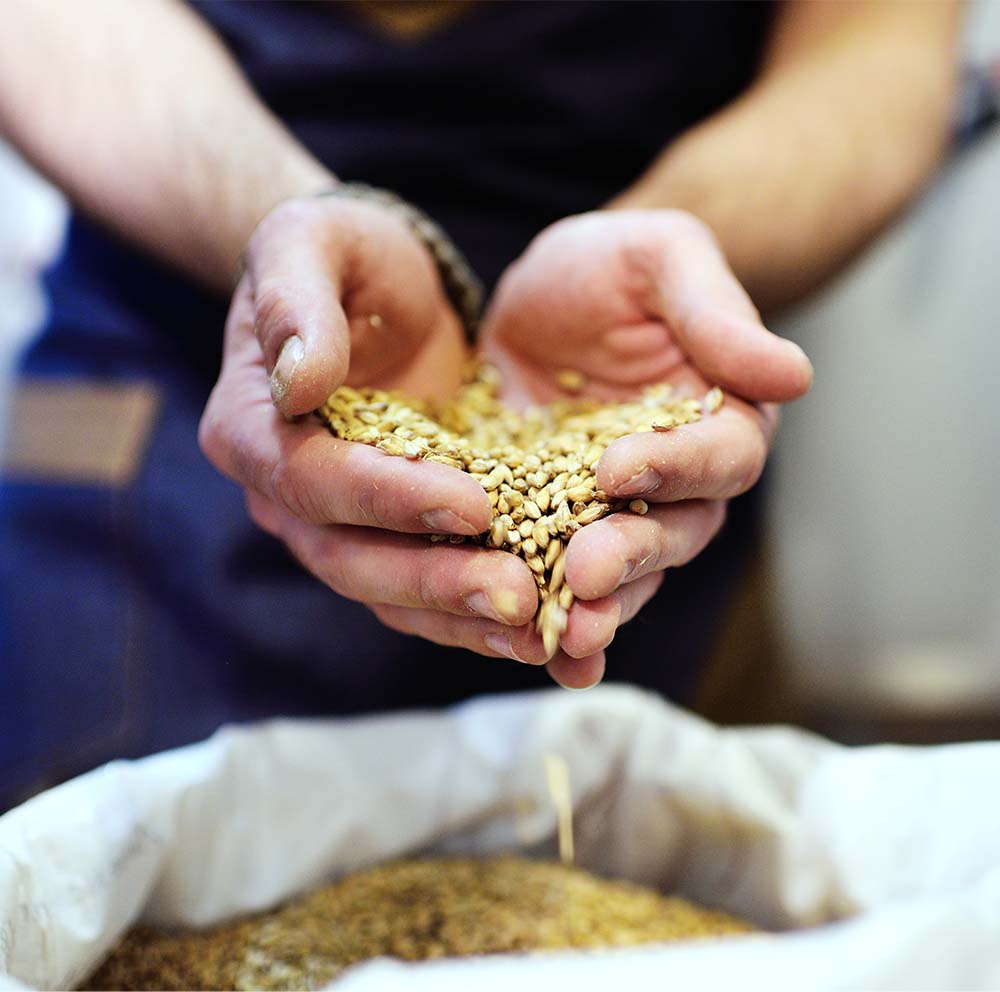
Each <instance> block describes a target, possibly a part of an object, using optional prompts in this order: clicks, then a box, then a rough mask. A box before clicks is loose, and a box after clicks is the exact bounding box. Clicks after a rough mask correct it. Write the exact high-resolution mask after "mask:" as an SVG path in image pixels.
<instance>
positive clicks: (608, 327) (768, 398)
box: [482, 210, 812, 685]
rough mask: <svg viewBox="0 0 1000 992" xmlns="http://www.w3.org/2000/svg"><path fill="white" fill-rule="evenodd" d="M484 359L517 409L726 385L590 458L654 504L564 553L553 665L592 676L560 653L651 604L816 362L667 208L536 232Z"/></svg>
mask: <svg viewBox="0 0 1000 992" xmlns="http://www.w3.org/2000/svg"><path fill="white" fill-rule="evenodd" d="M482 353H483V356H484V357H485V358H486V359H487V360H488V361H489V362H491V363H492V364H493V365H495V366H497V367H498V368H499V369H500V371H501V373H502V375H503V380H504V387H505V394H506V397H507V398H508V399H509V400H510V401H512V402H514V403H517V404H522V405H523V404H525V403H529V402H547V401H550V400H552V399H553V398H555V397H556V396H558V395H560V394H561V393H564V392H566V391H567V387H569V388H570V389H579V388H580V387H581V385H582V388H583V391H584V393H585V394H586V395H589V396H594V397H598V398H608V399H611V398H622V397H626V396H632V395H634V394H635V392H636V391H637V390H638V389H639V387H641V386H643V385H646V384H648V383H654V382H663V381H669V382H671V383H673V384H674V385H676V386H677V387H678V389H679V391H680V392H681V393H682V394H686V395H691V396H700V395H704V394H705V392H706V391H707V390H708V389H709V388H710V387H711V386H714V385H719V386H721V387H723V389H725V390H726V392H727V397H726V403H725V405H724V407H723V408H722V409H721V410H719V412H718V413H717V414H716V415H715V416H713V417H708V418H705V419H703V420H702V421H700V422H699V423H696V424H691V425H687V426H685V427H683V428H681V429H678V430H674V431H670V432H665V433H643V434H634V435H630V436H628V437H625V438H622V439H620V440H618V441H615V442H613V443H612V444H611V445H610V447H609V448H608V450H607V451H606V453H605V454H604V455H603V457H602V458H601V460H600V463H599V464H598V469H597V484H598V485H599V486H600V488H601V489H602V490H604V491H606V492H607V493H608V494H609V495H611V496H617V497H621V498H624V497H641V498H642V499H644V500H646V501H648V502H649V503H651V504H653V505H652V508H651V510H650V512H649V513H647V514H644V515H635V514H628V513H620V514H615V515H613V516H609V517H608V518H607V519H605V520H600V521H598V522H596V523H594V524H592V525H590V526H588V527H585V528H583V529H581V530H580V531H579V532H578V533H577V534H575V535H574V536H573V538H572V540H571V541H570V543H569V546H568V549H567V552H566V559H567V560H566V581H567V583H568V584H569V586H570V588H571V589H572V591H573V593H574V595H575V597H576V602H575V604H574V606H573V608H572V610H571V612H570V616H569V625H568V628H567V630H566V633H565V635H564V636H563V639H562V644H563V648H564V654H563V655H561V656H559V657H557V658H556V659H554V660H553V662H552V663H550V671H551V672H552V674H553V677H554V678H556V679H557V681H559V682H561V683H563V684H569V685H576V684H581V682H586V681H587V680H591V681H593V680H596V679H594V676H596V677H599V676H600V672H599V671H598V670H596V668H595V666H594V664H593V662H592V661H589V662H576V661H574V660H573V659H572V658H570V657H568V656H567V655H566V652H568V655H587V656H589V655H591V654H592V652H593V651H594V649H595V644H594V641H593V638H592V637H591V636H590V634H591V632H592V631H594V630H595V629H601V630H605V629H608V630H611V631H612V632H613V630H614V628H615V627H616V626H617V625H618V624H619V623H620V622H624V620H626V619H628V618H630V617H631V616H633V615H634V614H635V613H636V612H637V610H638V609H639V607H640V606H641V605H642V604H643V603H645V602H646V601H647V600H648V599H650V598H651V597H652V596H653V594H654V593H655V592H656V589H657V588H658V586H659V578H658V573H659V572H660V571H661V570H662V569H664V568H668V567H671V566H675V565H680V564H683V563H684V562H686V561H689V560H690V559H691V558H693V557H694V556H695V555H697V554H698V553H699V552H700V551H701V550H702V549H703V548H704V547H705V546H706V545H707V544H708V542H709V541H710V540H711V539H712V537H713V536H714V535H715V534H716V533H717V531H718V530H719V528H720V527H721V525H722V522H723V519H724V516H725V504H726V500H728V499H729V498H730V497H732V496H736V495H738V494H740V493H742V492H744V491H746V490H747V489H749V488H750V487H751V486H752V485H753V484H754V483H755V482H756V481H757V479H758V477H759V476H760V473H761V471H762V469H763V466H764V463H765V461H766V458H767V454H768V451H769V448H770V444H771V441H772V439H773V436H774V431H775V427H776V425H777V408H776V407H775V406H774V405H773V404H774V403H778V402H785V401H789V400H793V399H796V398H797V397H799V396H801V395H802V394H804V393H805V392H806V391H807V390H808V388H809V386H810V384H811V381H812V368H811V366H810V364H809V361H808V359H807V358H806V357H805V355H804V354H803V353H802V351H801V349H799V348H798V346H797V345H795V344H793V343H791V342H789V341H784V340H782V339H781V338H778V337H776V336H775V335H773V334H771V333H770V332H768V331H767V330H766V329H765V328H764V326H763V324H762V323H761V320H760V316H759V314H758V313H757V311H756V309H755V308H754V306H753V304H752V303H751V301H750V299H749V297H748V296H747V294H746V293H745V292H744V290H743V288H742V287H741V286H740V284H739V282H738V281H737V280H736V278H735V277H734V276H733V274H732V273H731V271H730V270H729V268H728V266H727V265H726V262H725V259H724V258H723V256H722V253H721V251H720V249H719V247H718V245H717V244H716V242H715V239H714V238H713V236H712V234H711V232H710V231H709V230H708V229H707V228H706V227H705V225H704V224H702V223H701V222H700V221H698V220H697V219H696V218H694V217H693V216H691V215H689V214H685V213H682V212H680V211H673V210H629V211H613V212H612V211H607V212H600V213H591V214H584V215H581V216H578V217H571V218H568V219H566V220H563V221H560V222H559V223H557V224H554V225H553V226H552V227H550V228H548V229H547V230H546V231H544V232H542V234H540V235H539V236H538V237H537V238H536V239H535V241H534V242H533V243H532V244H531V245H530V246H529V248H528V250H527V251H526V252H525V253H524V255H523V256H522V257H521V258H520V259H519V260H518V261H517V262H516V263H515V264H514V265H512V266H511V267H510V269H509V270H508V271H507V273H506V274H505V276H504V278H503V280H502V281H501V283H500V286H499V287H498V290H497V293H496V295H495V297H494V299H493V301H492V304H491V306H490V309H489V312H488V313H487V316H486V320H485V322H484V326H483V334H482ZM565 369H573V370H577V371H578V372H579V373H581V376H580V377H579V382H578V383H571V382H569V381H568V380H567V379H566V377H565V376H564V375H563V370H565ZM609 639H610V638H609ZM602 646H603V645H602ZM583 669H588V670H587V671H584V670H583Z"/></svg>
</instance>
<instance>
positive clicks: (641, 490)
mask: <svg viewBox="0 0 1000 992" xmlns="http://www.w3.org/2000/svg"><path fill="white" fill-rule="evenodd" d="M662 484H663V479H662V478H661V476H660V473H659V472H657V471H656V469H652V468H649V466H646V468H644V469H643V470H642V471H641V472H639V474H638V475H633V476H632V478H631V479H629V480H628V481H627V482H625V483H623V484H622V485H620V486H618V487H617V489H616V490H615V495H616V496H644V495H646V493H651V492H653V491H654V490H656V489H659V488H660V486H661V485H662Z"/></svg>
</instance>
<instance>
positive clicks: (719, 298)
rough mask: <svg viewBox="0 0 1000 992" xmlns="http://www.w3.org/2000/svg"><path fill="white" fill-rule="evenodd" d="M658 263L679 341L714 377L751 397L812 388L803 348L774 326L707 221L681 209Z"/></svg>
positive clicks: (663, 300) (665, 309) (791, 394)
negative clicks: (763, 319)
mask: <svg viewBox="0 0 1000 992" xmlns="http://www.w3.org/2000/svg"><path fill="white" fill-rule="evenodd" d="M672 223H673V224H676V225H683V226H684V232H683V233H684V235H685V236H683V237H682V236H678V234H677V232H676V231H672V232H670V237H669V239H668V241H667V245H666V249H665V251H664V252H663V253H662V255H661V257H660V259H659V262H658V264H657V265H656V277H655V283H656V286H657V290H658V292H657V296H658V301H657V302H658V309H659V310H660V316H662V317H663V319H664V320H665V321H666V323H667V324H668V325H669V327H670V329H671V330H672V331H673V333H674V334H675V335H676V337H677V339H678V341H679V342H680V345H681V347H682V348H683V349H684V351H685V353H686V354H687V355H688V357H689V358H690V359H691V361H692V362H693V363H694V364H695V365H696V366H697V367H698V369H699V371H701V373H702V374H703V375H704V376H705V378H707V379H708V380H710V381H711V382H714V383H717V384H718V385H720V386H722V387H723V388H725V389H728V390H731V391H733V392H735V393H736V394H737V395H739V396H744V397H746V398H747V399H750V400H756V401H760V402H763V401H771V402H787V401H789V400H794V399H797V398H798V397H800V396H802V395H803V394H804V393H806V392H807V391H808V389H809V387H810V385H811V384H812V377H813V370H812V365H811V364H810V362H809V359H808V358H807V357H806V355H805V352H803V351H802V349H801V348H800V347H799V346H798V345H797V344H795V343H794V342H792V341H788V340H786V339H784V338H780V337H778V336H777V335H776V334H772V333H771V332H770V331H768V330H767V329H766V328H765V327H764V325H763V323H761V320H760V316H759V314H758V313H757V311H756V309H755V308H754V306H753V304H752V302H751V301H750V297H749V296H748V295H747V293H746V291H745V290H744V289H743V287H742V286H741V285H740V283H739V281H738V280H737V279H736V277H735V276H734V275H733V273H732V271H731V270H730V268H729V266H728V264H727V263H726V260H725V257H724V256H723V254H722V251H721V249H720V248H719V246H718V243H717V242H716V240H715V238H714V237H713V236H712V235H711V232H710V231H709V230H708V228H707V227H706V226H705V225H704V224H701V223H700V222H699V221H697V220H696V219H695V218H693V217H689V216H685V215H680V214H678V215H676V216H675V217H674V218H673V220H672Z"/></svg>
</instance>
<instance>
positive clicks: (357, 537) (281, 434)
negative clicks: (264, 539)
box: [199, 198, 537, 653]
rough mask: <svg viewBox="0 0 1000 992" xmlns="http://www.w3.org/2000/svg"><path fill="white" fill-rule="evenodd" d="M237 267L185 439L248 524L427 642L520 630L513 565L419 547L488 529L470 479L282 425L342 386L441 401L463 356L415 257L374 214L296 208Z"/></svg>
mask: <svg viewBox="0 0 1000 992" xmlns="http://www.w3.org/2000/svg"><path fill="white" fill-rule="evenodd" d="M246 263H247V265H246V272H245V274H244V276H243V278H242V279H241V281H240V284H239V286H238V288H237V290H236V293H235V295H234V297H233V302H232V305H231V307H230V312H229V317H228V319H227V323H226V335H225V345H224V352H223V362H222V370H221V373H220V376H219V380H218V382H217V384H216V386H215V389H214V390H213V392H212V395H211V398H210V400H209V403H208V405H207V407H206V410H205V413H204V416H203V418H202V422H201V427H200V431H199V440H200V443H201V445H202V449H203V450H204V452H205V454H206V455H207V457H208V458H209V460H210V461H211V462H212V463H213V464H214V465H215V466H216V467H217V468H218V469H219V470H220V471H221V472H223V473H224V474H226V475H228V476H229V477H230V478H232V479H234V480H235V481H236V482H238V483H239V484H240V485H242V486H243V487H244V488H245V490H246V497H247V505H248V508H249V510H250V513H251V515H252V517H253V518H254V520H255V521H256V522H257V523H258V524H259V525H260V526H262V527H263V528H264V529H265V530H267V531H269V532H270V533H272V534H274V535H276V536H278V537H280V538H281V539H282V540H283V541H285V543H286V544H287V545H288V547H289V548H290V549H291V551H292V552H293V553H294V554H295V555H296V556H297V557H298V559H299V560H300V561H301V562H302V564H303V565H304V566H305V567H306V568H307V569H308V570H309V571H311V572H312V573H313V574H314V575H316V576H317V577H318V578H319V579H320V580H321V581H323V582H325V583H326V584H327V585H328V586H330V587H331V588H332V589H333V590H335V591H336V592H338V593H339V594H341V595H343V596H346V597H348V598H351V599H356V600H359V601H361V602H364V603H367V604H369V605H371V606H373V607H377V608H384V609H385V610H391V609H397V610H420V611H423V613H424V614H425V621H424V622H425V625H426V626H427V627H428V631H429V633H428V634H427V635H425V636H431V637H432V639H434V638H435V637H437V638H440V637H441V636H442V634H441V630H443V629H446V624H447V622H448V621H449V620H451V619H452V618H455V617H457V618H462V619H470V618H473V617H485V618H488V620H489V622H490V623H491V624H493V625H494V626H495V627H496V628H497V629H507V628H508V627H510V625H512V624H513V625H520V624H526V623H527V622H528V621H529V620H530V618H531V616H532V615H533V613H534V610H535V605H536V602H537V594H536V592H535V585H534V581H533V580H532V578H531V573H530V571H529V570H528V568H527V566H526V565H525V564H524V563H523V562H521V561H519V560H518V559H517V558H515V557H514V556H512V555H508V554H502V553H500V552H485V551H483V550H482V549H479V548H473V547H465V546H460V545H451V544H446V543H445V544H430V543H429V542H428V541H427V539H426V535H428V534H431V533H453V534H463V535H472V534H477V533H480V532H482V531H484V530H486V529H487V528H488V527H489V523H490V519H491V509H490V503H489V499H488V497H487V496H486V493H485V492H484V491H483V489H482V488H481V487H480V486H479V484H478V483H477V482H475V480H473V479H472V478H470V477H469V476H468V475H465V474H464V473H462V472H458V471H456V470H455V469H452V468H448V467H446V466H443V465H438V464H434V463H432V462H413V461H409V460H408V459H404V458H397V457H393V456H390V455H387V454H385V453H384V452H382V451H379V450H377V449H375V448H372V447H368V446H366V445H362V444H353V443H350V442H347V441H343V440H340V439H337V438H334V437H333V436H331V434H330V433H329V432H328V431H327V430H326V428H325V427H323V426H322V425H321V424H320V423H319V422H318V421H317V422H313V421H311V420H309V419H305V418H304V419H300V420H297V421H293V419H292V418H294V417H295V416H296V415H301V414H306V413H308V412H309V411H312V410H314V409H316V408H317V407H318V406H320V405H321V404H322V403H323V402H324V401H325V399H326V397H327V396H328V395H329V394H330V393H331V392H332V391H333V390H334V389H336V388H337V387H338V386H340V385H341V384H343V383H344V382H347V383H349V384H362V383H363V384H366V385H372V386H377V387H381V388H387V389H400V390H405V391H407V392H410V393H414V394H417V395H423V396H428V395H431V394H434V393H440V394H447V393H450V392H451V391H453V390H454V388H455V387H456V386H457V384H458V382H459V379H460V374H461V367H462V364H463V362H464V361H465V360H466V358H467V347H466V345H465V343H464V338H463V334H462V330H461V328H460V326H459V322H458V318H457V317H456V316H455V314H454V312H453V311H452V309H451V307H450V305H449V304H448V302H447V300H446V299H445V297H444V294H443V291H442V289H441V286H440V282H439V279H438V276H437V272H436V269H435V267H434V263H433V261H432V260H431V259H430V257H429V255H428V253H427V252H426V250H425V249H424V247H423V246H422V245H421V244H420V243H419V242H418V241H417V240H416V239H415V238H414V236H413V235H412V234H411V233H410V231H409V230H408V228H407V227H406V226H405V225H404V224H403V223H402V222H401V221H399V220H398V219H397V218H396V217H395V216H394V215H392V214H391V213H388V212H386V211H384V210H382V209H381V208H379V207H373V206H370V205H367V204H361V203H356V202H353V201H341V200H337V199H335V198H333V199H331V198H316V199H303V200H295V201H290V202H288V203H286V204H284V205H283V206H281V207H279V208H277V209H276V210H275V211H274V212H272V213H271V214H270V215H269V216H268V217H267V218H266V219H265V220H264V221H263V222H262V224H261V225H260V227H259V228H258V230H257V232H256V233H255V235H254V237H253V238H252V240H251V242H250V245H249V248H248V250H247V253H246ZM394 626H397V627H398V628H399V629H402V628H401V626H400V625H394ZM475 649H477V650H479V651H480V652H481V653H489V649H488V646H487V644H486V642H485V641H484V640H480V642H479V644H478V647H476V648H475Z"/></svg>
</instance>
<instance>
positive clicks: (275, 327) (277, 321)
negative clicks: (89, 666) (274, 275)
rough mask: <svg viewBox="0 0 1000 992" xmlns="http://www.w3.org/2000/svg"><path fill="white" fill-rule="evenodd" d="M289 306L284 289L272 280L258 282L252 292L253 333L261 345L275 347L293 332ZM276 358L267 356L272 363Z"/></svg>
mask: <svg viewBox="0 0 1000 992" xmlns="http://www.w3.org/2000/svg"><path fill="white" fill-rule="evenodd" d="M294 329H295V328H294V322H293V320H292V313H291V306H290V303H289V300H288V297H287V295H286V293H285V291H284V289H283V288H282V287H281V286H280V285H279V284H278V283H277V282H276V281H274V280H272V279H267V278H265V279H262V280H259V281H258V283H257V286H256V289H255V292H254V331H255V333H256V335H257V338H258V340H260V341H261V343H262V344H271V343H273V344H274V345H277V343H278V341H279V340H284V339H285V338H286V337H287V336H288V335H289V334H290V333H291V332H292V331H293V330H294ZM275 357H276V356H274V355H271V354H270V353H269V354H268V358H269V360H270V361H271V362H272V363H273V361H274V358H275Z"/></svg>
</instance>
